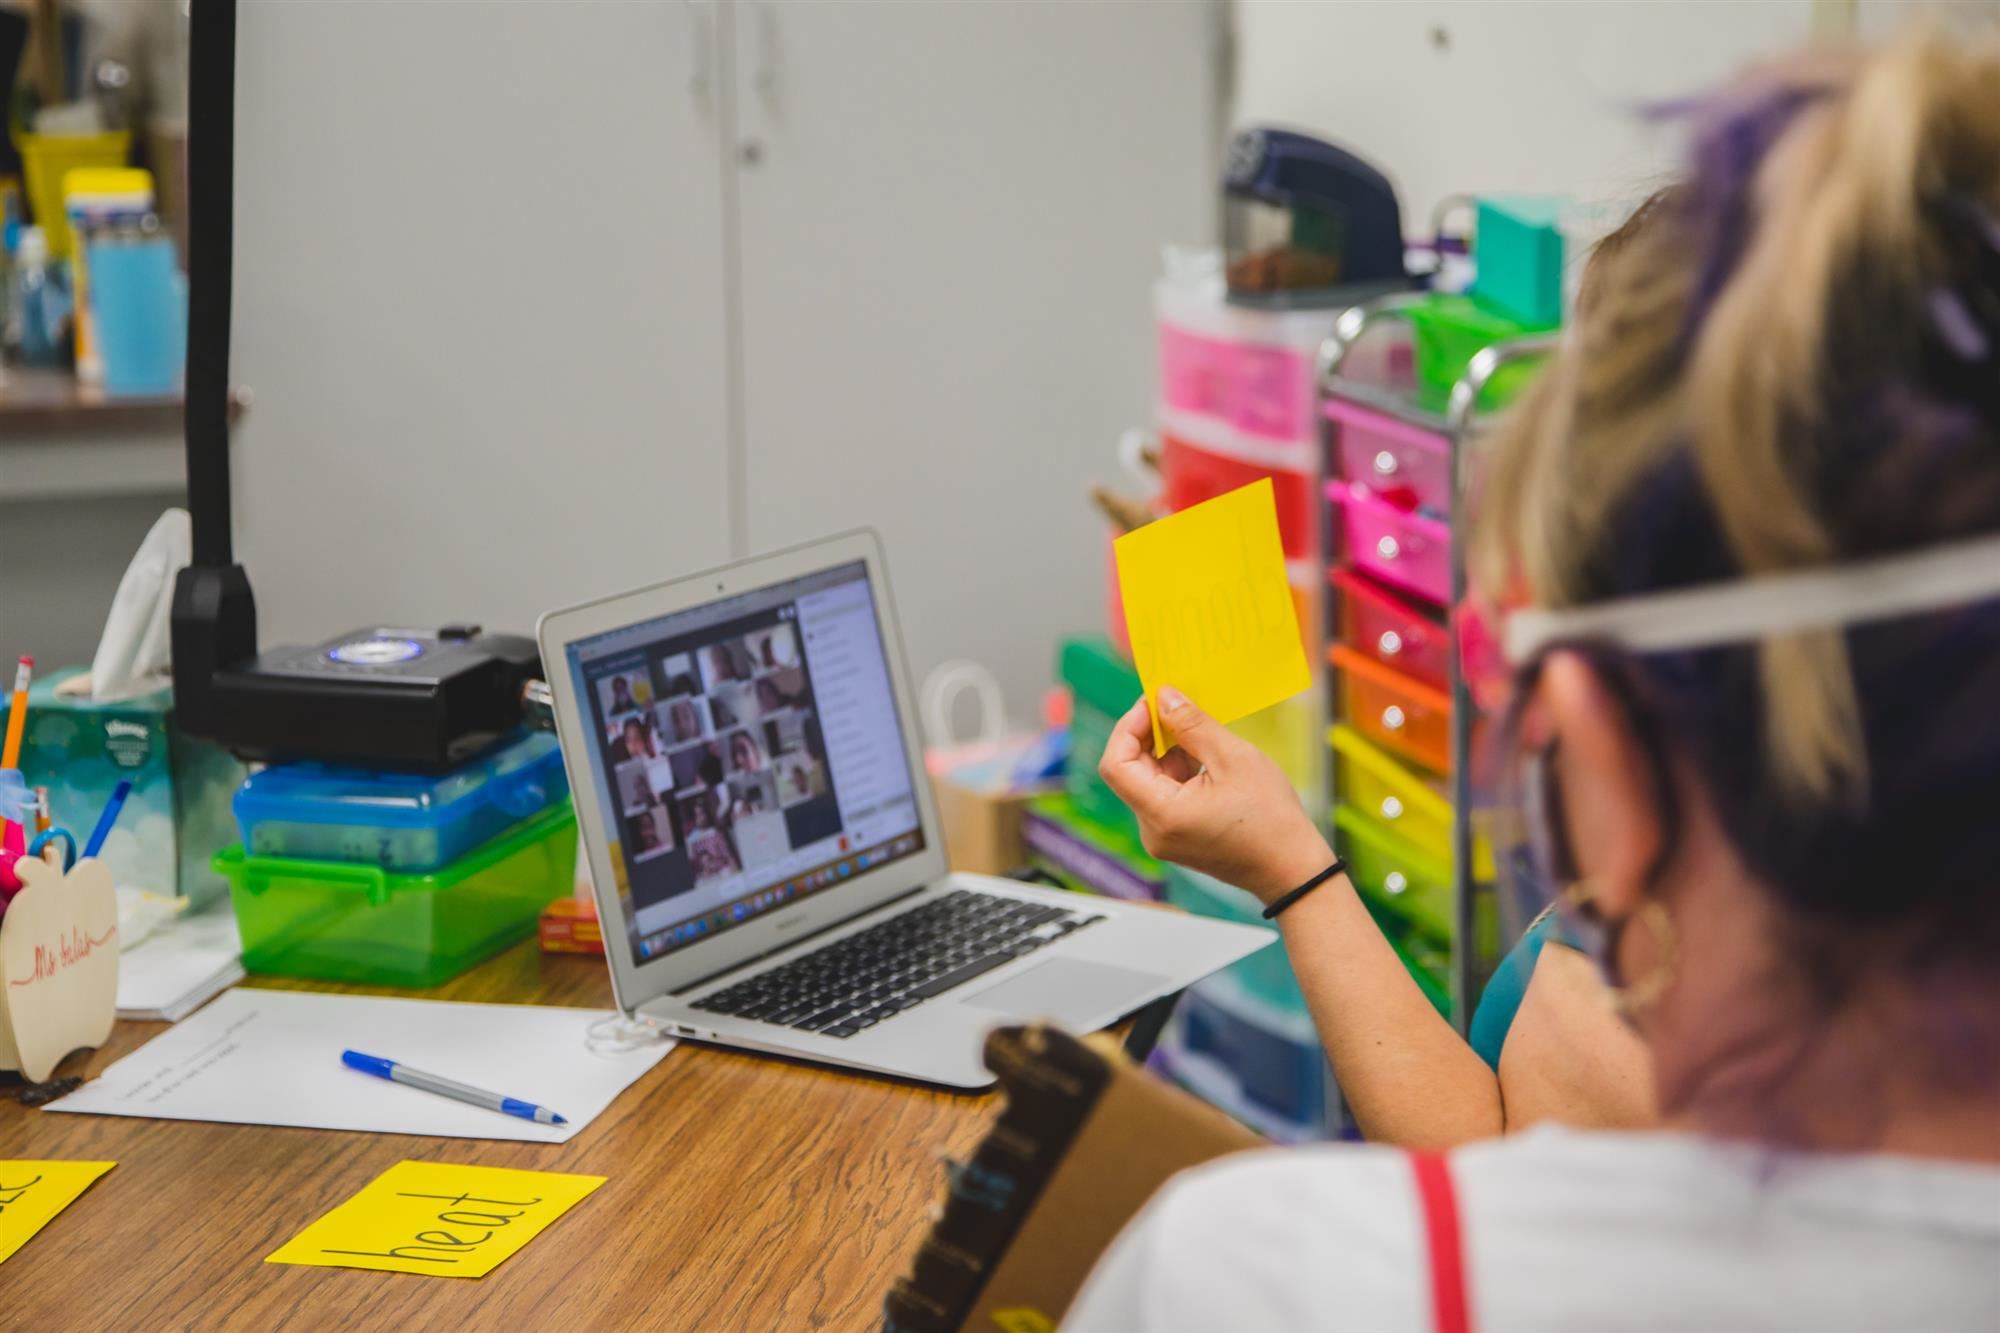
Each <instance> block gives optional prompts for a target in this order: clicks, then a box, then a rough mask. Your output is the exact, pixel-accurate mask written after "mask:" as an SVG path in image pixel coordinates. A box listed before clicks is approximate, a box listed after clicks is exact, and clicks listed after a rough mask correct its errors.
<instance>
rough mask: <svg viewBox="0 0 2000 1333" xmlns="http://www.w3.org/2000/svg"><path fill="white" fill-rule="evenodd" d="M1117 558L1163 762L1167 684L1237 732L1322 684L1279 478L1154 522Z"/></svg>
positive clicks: (1119, 547)
mask: <svg viewBox="0 0 2000 1333" xmlns="http://www.w3.org/2000/svg"><path fill="white" fill-rule="evenodd" d="M1112 553H1113V555H1114V557H1115V558H1116V560H1117V563H1118V587H1119V592H1120V594H1121V596H1122V597H1123V598H1124V601H1125V628H1126V631H1127V632H1128V633H1129V634H1130V635H1131V638H1132V662H1133V665H1135V666H1136V667H1138V668H1139V682H1140V684H1141V685H1142V686H1144V688H1145V691H1146V706H1147V708H1148V709H1149V710H1150V711H1151V712H1152V715H1153V745H1154V751H1155V753H1157V754H1161V755H1164V754H1165V753H1166V752H1167V751H1168V750H1169V749H1171V748H1172V747H1173V739H1172V738H1171V737H1170V736H1168V735H1167V734H1166V731H1165V729H1164V728H1163V727H1161V725H1160V710H1159V692H1160V687H1161V686H1162V685H1171V686H1173V687H1174V688H1175V689H1177V690H1179V691H1180V692H1181V693H1183V694H1185V695H1186V696H1187V697H1188V698H1190V699H1192V700H1194V702H1195V703H1196V704H1198V705H1200V707H1201V708H1202V709H1203V710H1204V711H1205V712H1207V713H1208V715H1209V716H1210V717H1213V718H1214V719H1215V720H1216V721H1218V722H1234V721H1235V720H1236V719H1237V718H1239V717H1246V716H1248V715H1249V714H1251V713H1255V712H1257V711H1258V710H1260V709H1264V708H1269V707H1270V706H1271V705H1272V704H1275V703H1278V702H1279V701H1281V700H1284V699H1289V698H1291V697H1292V696H1293V695H1295V694H1297V693H1298V692H1299V691H1301V690H1303V689H1305V688H1306V687H1307V686H1309V685H1310V684H1312V673H1311V671H1310V670H1309V669H1308V668H1307V666H1306V650H1305V645H1304V643H1303V642H1302V641H1301V639H1300V637H1299V615H1298V608H1297V607H1296V606H1295V605H1294V604H1293V602H1292V589H1291V585H1290V583H1289V582H1287V580H1286V578H1285V549H1284V546H1283V544H1282V543H1281V542H1280V540H1279V538H1278V508H1277V501H1276V499H1275V497H1274V494H1273V491H1272V488H1271V481H1270V478H1268V477H1266V478H1264V479H1262V480H1260V481H1254V482H1252V483H1250V484H1249V485H1248V486H1245V487H1242V488H1241V489H1239V490H1234V491H1231V492H1229V493H1228V494H1227V495H1218V496H1217V497H1216V498H1215V499H1213V500H1207V501H1204V502H1203V503H1201V504H1198V505H1195V506H1194V507H1193V508H1191V509H1184V510H1182V511H1181V512H1180V513H1178V514H1169V515H1168V516H1167V517H1165V518H1161V519H1155V520H1154V521H1153V522H1151V523H1148V524H1147V525H1146V526H1145V527H1143V528H1137V529H1135V530H1133V531H1131V532H1128V533H1126V534H1125V535H1124V536H1123V537H1120V538H1119V539H1118V540H1117V541H1116V542H1114V543H1113V544H1112Z"/></svg>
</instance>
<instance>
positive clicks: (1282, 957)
mask: <svg viewBox="0 0 2000 1333" xmlns="http://www.w3.org/2000/svg"><path fill="white" fill-rule="evenodd" d="M1164 896H1165V898H1166V900H1167V901H1168V902H1169V903H1172V904H1173V905H1174V906H1175V907H1178V908H1180V909H1181V910H1182V911H1184V912H1190V913H1193V914H1194V915H1195V916H1207V917H1214V918H1215V919H1216V920H1218V921H1234V922H1236V923H1237V924H1239V925H1244V926H1257V927H1260V928H1262V929H1264V930H1270V929H1272V925H1271V923H1270V922H1269V921H1266V920H1265V919H1264V912H1263V909H1262V908H1261V907H1260V906H1258V903H1257V899H1256V898H1255V897H1253V896H1252V895H1251V894H1249V893H1247V892H1245V891H1244V890H1242V889H1239V888H1237V887H1236V886H1235V885H1233V884H1224V883H1223V882H1222V881H1221V880H1219V879H1216V878H1214V877H1213V876H1210V875H1204V874H1202V873H1201V872H1200V871H1199V870H1189V869H1188V868H1187V867H1186V866H1177V865H1169V866H1168V867H1167V870H1166V890H1165V895H1164ZM1224 971H1226V972H1228V973H1229V975H1230V976H1232V977H1234V978H1235V979H1236V981H1237V984H1239V985H1241V986H1242V987H1243V989H1244V990H1246V991H1248V992H1249V993H1250V994H1251V995H1254V996H1255V997H1257V998H1258V999H1259V1000H1262V1001H1264V1002H1265V1003H1266V1004H1268V1005H1270V1006H1272V1007H1273V1008H1275V1009H1280V1010H1283V1011H1284V1012H1286V1013H1299V1014H1303V1013H1305V1012H1306V998H1305V996H1304V995H1303V994H1302V993H1301V992H1300V990H1299V980H1298V978H1297V977H1295V976H1293V975H1292V963H1291V959H1290V958H1289V957H1287V956H1286V954H1285V946H1284V944H1283V943H1282V942H1280V941H1273V942H1272V943H1271V944H1269V945H1267V946H1266V947H1264V948H1262V949H1259V950H1258V951H1257V952H1256V953H1253V954H1251V955H1250V956H1249V957H1248V958H1245V959H1243V960H1242V961H1241V962H1238V963H1231V964H1230V965H1229V966H1228V967H1227V968H1225V969H1224Z"/></svg>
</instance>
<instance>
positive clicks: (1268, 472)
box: [1160, 434, 1319, 559]
mask: <svg viewBox="0 0 2000 1333" xmlns="http://www.w3.org/2000/svg"><path fill="white" fill-rule="evenodd" d="M1264 477H1269V478H1270V479H1271V489H1272V492H1273V494H1274V496H1275V498H1276V500H1277V505H1278V537H1279V539H1280V540H1281V541H1282V542H1283V543H1284V547H1285V555H1286V556H1287V557H1289V558H1292V559H1297V558H1299V557H1301V556H1307V555H1311V554H1312V552H1313V550H1314V549H1315V548H1316V547H1318V545H1319V514H1318V507H1317V504H1316V500H1315V490H1316V488H1315V487H1314V485H1313V479H1312V478H1311V477H1310V476H1307V475H1306V474H1305V473H1303V472H1288V471H1284V470H1282V469H1278V468H1269V467H1262V466H1260V465H1258V464H1256V463H1247V462H1244V461H1243V460H1241V459H1236V458H1229V457H1226V456H1224V455H1222V454H1218V453H1215V452H1213V451H1211V450H1208V449H1203V448H1201V447H1200V446H1198V445H1193V444H1189V443H1188V442H1187V441H1186V440H1183V439H1180V438H1178V437H1177V436H1174V435H1171V434H1168V435H1163V436H1162V437H1161V440H1160V479H1161V482H1162V484H1163V489H1164V491H1165V495H1166V501H1167V508H1168V509H1170V510H1173V511H1175V512H1179V511H1180V510H1183V509H1189V508H1192V507H1193V506H1195V505H1198V504H1200V503H1201V502H1202V501H1203V500H1213V499H1214V498H1215V497H1216V496H1218V495H1223V494H1226V493H1227V492H1229V491H1233V490H1236V489H1238V488H1240V487H1243V486H1248V485H1249V484H1250V483H1251V482H1253V481H1258V480H1261V479H1262V478H1264Z"/></svg>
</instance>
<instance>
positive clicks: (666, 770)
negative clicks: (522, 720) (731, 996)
mask: <svg viewBox="0 0 2000 1333" xmlns="http://www.w3.org/2000/svg"><path fill="white" fill-rule="evenodd" d="M854 582H859V583H860V584H861V585H862V589H863V590H864V591H865V590H866V589H867V567H866V566H865V565H863V564H860V563H858V562H857V563H856V564H853V565H850V566H843V567H842V568H840V569H838V570H830V571H826V572H825V573H823V574H819V575H812V576H808V577H807V578H805V579H799V580H794V581H792V582H791V583H788V584H781V585H775V586H773V587H770V588H765V589H760V590H758V591H756V592H751V593H745V594H742V595H740V596H737V597H732V598H729V599H726V600H724V601H719V602H716V603H712V604H710V605H709V606H705V607H699V608H694V609H692V610H689V611H687V612H682V613H679V614H677V615H674V616H668V617H664V618H662V619H660V620H658V621H654V622H651V623H649V624H646V625H640V626H633V627H631V628H629V629H625V630H617V631H612V632H611V633H609V634H605V635H600V636H598V637H597V638H595V639H593V640H592V641H591V642H590V643H589V644H585V645H573V646H572V647H571V649H570V653H571V658H572V663H573V666H574V669H575V671H576V675H577V679H578V683H579V686H580V688H581V689H582V690H583V691H584V692H585V693H586V694H587V695H588V697H589V699H590V707H591V712H592V718H593V724H594V736H595V740H596V742H597V745H596V751H597V753H596V755H595V758H596V761H597V767H598V775H599V778H600V780H601V782H602V784H603V788H604V791H605V794H606V797H607V802H608V809H607V810H606V818H607V825H608V827H609V828H610V829H611V830H612V834H613V841H614V845H613V847H612V854H613V856H614V858H615V859H616V860H617V861H618V863H619V865H620V866H621V868H622V871H623V874H622V876H621V878H622V879H623V881H624V883H623V886H622V887H623V889H624V892H623V894H622V895H621V897H622V898H623V900H624V903H625V908H626V918H627V920H626V925H627V934H628V935H629V936H630V937H631V939H632V942H633V944H634V958H635V960H638V959H640V958H642V957H650V956H657V955H658V954H659V953H661V952H665V951H666V950H664V949H661V948H657V947H655V948H652V949H650V950H646V951H644V952H642V951H641V950H640V949H639V947H638V940H639V937H640V936H642V935H644V934H646V933H647V931H646V930H643V929H642V928H641V927H640V924H639V920H640V916H641V914H642V913H647V912H648V909H653V908H657V907H659V906H660V905H662V904H670V903H672V902H673V901H674V900H676V899H681V898H684V897H689V896H691V895H692V896H695V897H700V896H701V895H696V894H695V891H696V890H698V889H702V888H704V887H705V886H713V885H718V884H721V883H724V882H733V883H732V889H733V890H740V891H741V892H743V893H745V894H750V895H753V896H756V895H755V891H756V890H760V889H763V888H766V887H768V886H769V885H770V884H771V883H775V882H777V881H778V880H782V879H783V878H784V875H783V873H779V874H778V875H776V876H775V878H770V877H767V878H759V877H758V876H757V873H756V872H757V871H758V870H759V869H764V868H769V867H772V866H775V865H777V864H778V863H780V862H782V861H784V860H785V859H786V858H787V857H789V856H790V855H791V854H792V853H794V852H797V851H799V850H800V849H802V848H807V847H811V846H812V845H813V844H815V843H829V844H830V846H829V850H831V848H832V846H833V845H836V843H835V840H837V839H838V838H839V836H840V835H841V834H842V832H843V825H842V820H841V815H840V799H839V794H838V793H837V792H836V790H835V787H834V778H833V770H832V766H831V765H830V764H829V762H828V759H827V748H826V739H825V734H824V731H823V729H822V728H821V725H820V717H819V707H818V701H817V697H816V693H815V690H814V688H813V676H812V665H811V663H810V662H809V661H808V655H807V647H806V642H805V637H806V636H805V635H804V634H803V633H802V632H801V627H800V624H799V599H801V598H803V597H806V596H809V595H810V594H811V593H813V592H814V591H819V590H824V589H826V588H830V587H838V586H840V585H843V584H848V583H854ZM867 618H868V620H869V622H870V626H871V629H872V630H873V639H874V641H873V643H872V645H871V646H872V649H873V652H874V654H875V656H876V658H877V659H878V661H877V665H878V666H880V667H881V668H882V674H883V679H884V682H885V683H886V680H887V674H886V663H885V660H883V659H882V652H883V649H882V644H881V639H880V626H879V625H877V624H875V623H874V620H875V617H874V608H873V602H872V597H871V598H870V599H869V605H868V608H867ZM891 709H892V712H893V701H891ZM896 744H897V746H898V747H899V748H900V745H901V736H900V729H899V730H898V734H897V737H896ZM905 767H907V765H905ZM912 809H914V806H912ZM912 823H913V824H914V820H913V821H912ZM914 845H921V843H920V841H919V842H918V843H917V844H914ZM842 850H845V849H844V848H842ZM822 887H823V886H822ZM807 891H810V890H807ZM732 896H733V894H732ZM791 896H793V895H790V894H788V895H786V897H787V898H790V897H791ZM722 905H723V904H722V903H720V902H718V901H716V900H713V899H708V900H704V901H701V902H695V903H691V904H690V906H689V907H688V910H687V911H686V912H681V913H674V914H673V915H674V918H675V919H685V918H687V917H691V916H695V915H698V914H699V913H701V912H704V911H707V910H709V909H710V908H713V907H718V906H722ZM771 905H776V902H775V901H771V902H767V903H766V904H765V906H771ZM758 910H762V909H761V908H760V909H758ZM750 914H752V913H750V912H748V911H745V912H744V913H743V914H742V915H741V916H739V917H737V918H735V919H734V920H728V921H725V922H718V923H717V928H723V927H724V926H726V925H728V924H735V920H740V919H746V918H747V916H748V915H750ZM651 915H653V916H654V917H656V918H658V917H659V916H660V915H661V913H659V912H657V911H655V912H653V913H651ZM725 915H726V914H725ZM702 933H706V932H705V931H704V932H702ZM677 942H678V943H685V942H686V941H685V940H679V941H677Z"/></svg>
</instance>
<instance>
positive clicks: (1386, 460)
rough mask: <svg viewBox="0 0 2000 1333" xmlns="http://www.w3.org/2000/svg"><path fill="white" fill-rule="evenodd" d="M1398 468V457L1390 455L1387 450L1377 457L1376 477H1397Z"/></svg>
mask: <svg viewBox="0 0 2000 1333" xmlns="http://www.w3.org/2000/svg"><path fill="white" fill-rule="evenodd" d="M1396 466H1397V464H1396V455H1394V454H1392V453H1390V452H1389V451H1388V450H1387V449H1384V450H1383V451H1382V452H1381V453H1379V454H1376V455H1375V475H1376V476H1378V477H1393V476H1395V475H1396Z"/></svg>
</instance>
